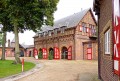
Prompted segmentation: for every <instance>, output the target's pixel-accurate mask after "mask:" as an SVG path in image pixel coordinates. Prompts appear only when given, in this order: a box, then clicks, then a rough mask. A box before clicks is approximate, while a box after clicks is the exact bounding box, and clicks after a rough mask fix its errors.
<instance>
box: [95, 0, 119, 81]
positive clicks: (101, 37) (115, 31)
mask: <svg viewBox="0 0 120 81" xmlns="http://www.w3.org/2000/svg"><path fill="white" fill-rule="evenodd" d="M94 11H95V13H96V14H97V15H98V47H99V48H98V49H99V52H98V74H99V78H100V79H101V80H102V81H120V0H94Z"/></svg>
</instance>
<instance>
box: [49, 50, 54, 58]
mask: <svg viewBox="0 0 120 81" xmlns="http://www.w3.org/2000/svg"><path fill="white" fill-rule="evenodd" d="M48 59H49V60H52V59H53V51H52V50H51V51H50V52H49V57H48Z"/></svg>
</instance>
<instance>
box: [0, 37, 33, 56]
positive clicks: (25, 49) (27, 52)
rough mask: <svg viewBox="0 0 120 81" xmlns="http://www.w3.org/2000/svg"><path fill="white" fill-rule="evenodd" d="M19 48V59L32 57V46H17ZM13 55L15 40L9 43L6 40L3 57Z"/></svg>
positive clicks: (0, 50) (0, 48)
mask: <svg viewBox="0 0 120 81" xmlns="http://www.w3.org/2000/svg"><path fill="white" fill-rule="evenodd" d="M19 47H20V57H33V49H34V45H24V44H19ZM14 53H15V39H13V40H12V41H11V42H10V40H8V47H5V56H6V57H14ZM1 55H2V47H0V57H1Z"/></svg>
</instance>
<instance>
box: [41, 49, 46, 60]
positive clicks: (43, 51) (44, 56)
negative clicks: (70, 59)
mask: <svg viewBox="0 0 120 81" xmlns="http://www.w3.org/2000/svg"><path fill="white" fill-rule="evenodd" d="M42 53H43V59H47V49H46V48H43V49H42Z"/></svg>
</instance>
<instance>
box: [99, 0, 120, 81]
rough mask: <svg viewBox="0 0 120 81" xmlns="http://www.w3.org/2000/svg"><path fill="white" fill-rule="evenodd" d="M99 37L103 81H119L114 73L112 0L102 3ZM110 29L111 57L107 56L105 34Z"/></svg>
mask: <svg viewBox="0 0 120 81" xmlns="http://www.w3.org/2000/svg"><path fill="white" fill-rule="evenodd" d="M100 4H101V5H100V18H99V32H100V33H99V36H100V45H99V47H100V51H99V52H100V57H101V59H100V76H101V78H102V80H103V81H118V80H119V77H118V76H117V75H116V74H114V72H113V59H112V55H113V50H112V49H113V43H112V41H113V40H112V0H101V1H100ZM108 29H110V32H111V34H110V37H111V40H110V41H111V43H110V49H111V51H110V55H106V54H105V51H104V49H105V46H104V45H105V44H104V40H105V39H104V33H105V32H106V31H107V30H108Z"/></svg>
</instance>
